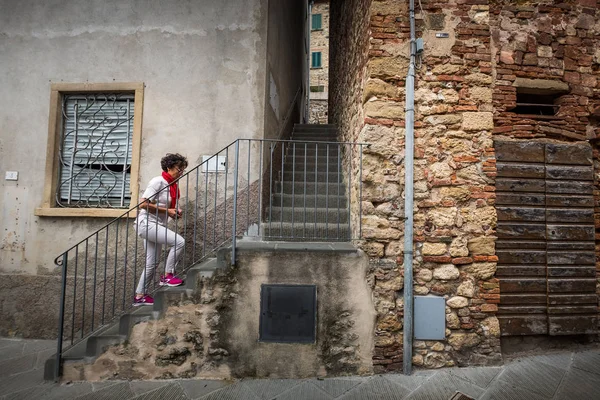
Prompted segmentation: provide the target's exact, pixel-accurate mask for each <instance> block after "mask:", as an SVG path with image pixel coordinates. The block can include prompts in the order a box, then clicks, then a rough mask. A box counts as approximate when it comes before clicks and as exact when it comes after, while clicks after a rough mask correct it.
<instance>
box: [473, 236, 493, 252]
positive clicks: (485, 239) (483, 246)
mask: <svg viewBox="0 0 600 400" xmlns="http://www.w3.org/2000/svg"><path fill="white" fill-rule="evenodd" d="M467 246H468V248H469V251H470V252H471V254H473V255H490V256H491V255H494V254H495V253H496V237H494V236H481V237H477V238H473V239H470V240H469V243H468V244H467Z"/></svg>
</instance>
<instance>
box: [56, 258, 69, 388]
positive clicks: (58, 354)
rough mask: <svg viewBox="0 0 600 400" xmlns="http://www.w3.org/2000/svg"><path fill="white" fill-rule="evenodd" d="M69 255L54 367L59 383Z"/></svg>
mask: <svg viewBox="0 0 600 400" xmlns="http://www.w3.org/2000/svg"><path fill="white" fill-rule="evenodd" d="M68 258H69V253H68V252H66V253H64V254H63V259H62V267H63V270H62V287H61V290H60V292H61V294H60V310H59V314H58V339H57V344H56V364H55V365H54V381H55V382H58V380H59V377H60V363H61V359H62V345H63V329H64V323H65V295H66V291H67V261H68Z"/></svg>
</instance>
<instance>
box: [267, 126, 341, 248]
mask: <svg viewBox="0 0 600 400" xmlns="http://www.w3.org/2000/svg"><path fill="white" fill-rule="evenodd" d="M291 140H292V142H291V143H288V144H287V148H286V149H285V150H284V154H285V158H284V161H283V164H282V171H281V172H280V174H279V176H278V178H277V180H276V182H274V185H273V191H272V193H271V199H270V202H269V204H268V205H267V209H266V222H265V223H264V224H263V227H264V230H263V232H264V234H263V238H264V239H265V240H284V241H317V242H319V241H327V242H331V241H349V240H350V224H349V208H348V199H347V195H346V191H347V187H346V186H347V185H346V183H345V179H344V166H343V163H342V147H341V145H339V144H337V143H336V142H337V128H336V127H335V126H334V125H308V124H307V125H303V124H296V125H294V130H293V132H292V136H291Z"/></svg>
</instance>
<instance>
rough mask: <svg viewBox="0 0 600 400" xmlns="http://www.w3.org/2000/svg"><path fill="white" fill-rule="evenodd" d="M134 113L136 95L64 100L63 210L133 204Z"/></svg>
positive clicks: (67, 97)
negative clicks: (67, 208) (131, 201)
mask: <svg viewBox="0 0 600 400" xmlns="http://www.w3.org/2000/svg"><path fill="white" fill-rule="evenodd" d="M133 113H134V94H123V93H86V94H68V95H67V94H65V95H64V96H63V99H62V118H63V121H62V122H63V124H62V126H63V128H62V135H61V140H60V144H59V146H60V147H59V171H58V174H59V176H58V178H59V179H58V185H57V191H56V203H57V205H58V206H60V207H80V208H92V207H96V208H126V207H128V206H129V200H130V199H131V190H130V180H131V176H130V175H131V155H132V139H133Z"/></svg>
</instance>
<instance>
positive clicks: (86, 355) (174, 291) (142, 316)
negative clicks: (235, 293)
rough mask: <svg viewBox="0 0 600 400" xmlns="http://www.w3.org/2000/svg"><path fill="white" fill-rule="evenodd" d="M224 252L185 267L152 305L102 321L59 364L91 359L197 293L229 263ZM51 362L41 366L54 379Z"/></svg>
mask: <svg viewBox="0 0 600 400" xmlns="http://www.w3.org/2000/svg"><path fill="white" fill-rule="evenodd" d="M225 250H227V249H225ZM225 253H226V251H225V252H224V251H219V252H218V253H217V258H209V259H207V260H205V261H203V262H201V263H198V264H196V265H194V266H192V267H191V268H190V269H188V271H187V272H186V274H185V282H184V284H183V285H182V286H178V287H164V288H160V289H159V290H158V291H156V292H155V293H154V305H153V306H152V307H150V306H142V307H134V308H133V310H131V312H129V313H127V314H124V315H122V316H121V317H120V318H119V320H118V321H115V322H113V323H108V324H106V325H105V326H103V327H101V328H100V329H98V330H96V331H95V332H94V333H93V334H92V335H90V336H89V337H87V338H85V339H83V340H81V341H80V342H78V343H77V344H75V345H74V346H73V347H71V348H70V349H68V350H66V351H65V352H64V353H63V356H62V360H63V363H77V362H84V363H92V362H94V361H95V360H96V358H98V357H99V356H100V355H102V354H103V353H104V352H105V351H106V349H107V348H108V347H109V346H112V345H117V344H121V343H124V342H126V341H127V340H128V339H129V336H130V334H131V330H132V329H133V327H134V325H136V324H138V323H140V322H145V321H151V320H157V319H160V318H162V316H163V315H164V313H165V312H166V311H167V309H168V308H169V306H171V305H177V304H180V303H181V302H182V301H184V300H187V299H189V298H191V297H192V296H195V295H197V294H198V291H199V290H200V288H199V281H200V279H202V278H205V277H212V275H213V273H214V272H215V271H216V270H217V269H219V268H223V267H224V266H226V265H229V263H228V262H227V261H225ZM65 346H66V344H65ZM55 362H56V359H55V356H52V357H51V358H49V359H48V360H46V363H45V365H44V379H45V380H53V379H55V377H54V375H55V365H56V364H55Z"/></svg>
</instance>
